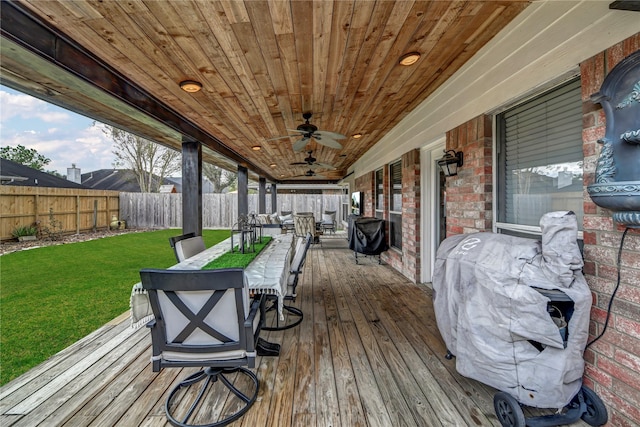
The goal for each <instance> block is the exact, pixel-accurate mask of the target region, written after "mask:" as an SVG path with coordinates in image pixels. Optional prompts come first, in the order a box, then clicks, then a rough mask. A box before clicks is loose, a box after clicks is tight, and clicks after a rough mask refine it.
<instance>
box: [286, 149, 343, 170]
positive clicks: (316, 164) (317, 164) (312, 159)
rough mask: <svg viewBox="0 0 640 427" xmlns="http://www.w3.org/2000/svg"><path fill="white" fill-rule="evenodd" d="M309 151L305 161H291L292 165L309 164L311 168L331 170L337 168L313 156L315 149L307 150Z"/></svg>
mask: <svg viewBox="0 0 640 427" xmlns="http://www.w3.org/2000/svg"><path fill="white" fill-rule="evenodd" d="M307 153H308V154H309V155H308V156H307V157H305V158H304V162H294V163H291V166H309V167H310V168H314V167H319V168H324V169H331V170H334V169H335V166H333V165H330V164H328V163H322V162H317V161H316V160H317V159H316V158H315V157H313V151H311V150H309V151H307Z"/></svg>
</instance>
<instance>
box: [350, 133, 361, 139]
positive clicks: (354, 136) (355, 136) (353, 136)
mask: <svg viewBox="0 0 640 427" xmlns="http://www.w3.org/2000/svg"><path fill="white" fill-rule="evenodd" d="M351 137H352V138H353V139H358V138H362V134H361V133H354V134H353V135H351Z"/></svg>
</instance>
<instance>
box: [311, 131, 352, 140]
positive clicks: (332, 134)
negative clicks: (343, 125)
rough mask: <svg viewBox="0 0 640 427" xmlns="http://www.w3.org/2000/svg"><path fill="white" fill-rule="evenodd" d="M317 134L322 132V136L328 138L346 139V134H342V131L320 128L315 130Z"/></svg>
mask: <svg viewBox="0 0 640 427" xmlns="http://www.w3.org/2000/svg"><path fill="white" fill-rule="evenodd" d="M315 134H320V136H322V137H326V138H332V139H345V138H346V136H344V135H342V134H341V133H337V132H331V131H328V130H318V131H315V132H314V135H315Z"/></svg>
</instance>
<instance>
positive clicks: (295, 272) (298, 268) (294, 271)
mask: <svg viewBox="0 0 640 427" xmlns="http://www.w3.org/2000/svg"><path fill="white" fill-rule="evenodd" d="M312 239H313V237H312V236H311V233H307V236H306V237H305V244H304V246H303V247H302V249H301V250H302V251H303V252H302V256H301V258H300V261H299V262H298V264H297V265H293V264H292V265H291V268H290V269H289V277H291V278H292V284H291V285H288V286H287V287H291V292H290V293H288V294H287V295H286V296H285V297H284V299H285V300H287V301H294V302H295V300H296V296H297V295H296V288H297V287H298V279H299V276H300V274H301V273H302V268H303V267H304V262H305V260H306V258H307V251H308V250H309V246H311V241H312ZM294 259H295V255H294ZM267 298H268V299H269V300H271V305H270V306H269V307H268V308H267V311H276V313H277V311H278V299H277V297H276V296H275V295H273V296H271V295H268V296H267ZM282 309H283V310H284V311H286V312H287V313H289V315H291V316H295V317H296V320H295V321H293V322H289V323H285V324H283V325H280V318H279V315H278V314H276V326H263V327H262V329H264V330H265V331H283V330H286V329H291V328H293V327H295V326H298V325H299V324H300V323H301V322H302V320H303V318H304V314H303V312H302V310H300V309H299V308H297V307H294V306H291V305H286V304H284V305H283V307H282Z"/></svg>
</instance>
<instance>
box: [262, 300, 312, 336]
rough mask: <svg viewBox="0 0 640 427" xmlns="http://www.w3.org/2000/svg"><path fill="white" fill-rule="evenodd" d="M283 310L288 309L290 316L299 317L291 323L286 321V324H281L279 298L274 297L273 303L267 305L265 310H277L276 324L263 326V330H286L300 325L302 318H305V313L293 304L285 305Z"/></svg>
mask: <svg viewBox="0 0 640 427" xmlns="http://www.w3.org/2000/svg"><path fill="white" fill-rule="evenodd" d="M282 308H283V310H284V311H286V312H287V313H289V316H296V317H297V319H295V320H294V321H293V322H291V323H286V324H282V325H281V324H280V315H279V313H278V300H277V299H274V300H273V303H272V304H271V305H270V306H269V307H267V309H266V310H265V311H275V312H276V325H275V326H263V327H262V330H263V331H284V330H286V329H291V328H293V327H295V326H298V325H299V324H300V323H301V322H302V319H303V318H304V315H303V313H302V310H300V309H299V308H297V307H293V306H291V305H284V306H283V307H282Z"/></svg>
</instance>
